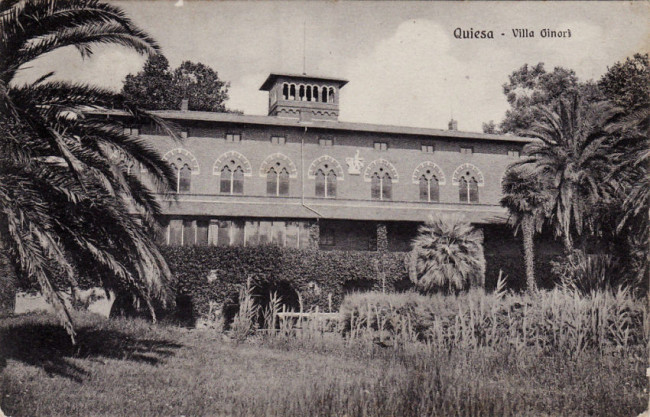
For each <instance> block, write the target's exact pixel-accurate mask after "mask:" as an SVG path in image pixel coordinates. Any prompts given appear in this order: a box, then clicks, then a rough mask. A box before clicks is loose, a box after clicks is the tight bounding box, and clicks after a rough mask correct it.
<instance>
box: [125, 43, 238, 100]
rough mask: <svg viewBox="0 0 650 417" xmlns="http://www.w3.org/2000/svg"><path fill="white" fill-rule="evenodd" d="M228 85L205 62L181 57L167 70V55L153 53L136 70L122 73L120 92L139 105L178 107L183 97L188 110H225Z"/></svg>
mask: <svg viewBox="0 0 650 417" xmlns="http://www.w3.org/2000/svg"><path fill="white" fill-rule="evenodd" d="M229 87H230V84H229V83H226V82H224V81H222V80H220V79H219V75H218V73H217V72H216V71H214V70H213V69H212V68H210V67H208V66H207V65H204V64H202V63H193V62H191V61H184V62H183V63H181V65H180V66H179V67H178V68H176V69H175V70H174V71H171V70H170V68H169V62H168V61H167V58H165V57H164V56H162V55H156V56H151V57H150V58H149V59H148V60H147V62H146V63H145V65H144V68H143V69H142V71H140V72H139V73H138V74H136V75H132V74H129V75H127V76H126V79H125V81H124V86H123V88H122V94H123V95H124V96H125V97H126V99H127V100H129V101H131V102H132V103H134V104H135V105H137V106H138V107H141V108H143V109H149V110H179V109H180V108H181V101H182V100H183V99H187V100H188V110H200V111H213V112H227V111H228V110H227V109H226V106H225V102H226V101H227V100H228V88H229Z"/></svg>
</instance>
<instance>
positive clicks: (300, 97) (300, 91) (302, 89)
mask: <svg viewBox="0 0 650 417" xmlns="http://www.w3.org/2000/svg"><path fill="white" fill-rule="evenodd" d="M298 100H300V101H305V86H304V85H302V84H300V88H299V89H298Z"/></svg>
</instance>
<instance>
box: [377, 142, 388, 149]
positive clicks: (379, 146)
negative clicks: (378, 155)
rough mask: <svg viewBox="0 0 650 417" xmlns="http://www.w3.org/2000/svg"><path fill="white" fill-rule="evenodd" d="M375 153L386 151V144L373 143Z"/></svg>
mask: <svg viewBox="0 0 650 417" xmlns="http://www.w3.org/2000/svg"><path fill="white" fill-rule="evenodd" d="M375 150H376V151H386V150H388V143H386V142H375Z"/></svg>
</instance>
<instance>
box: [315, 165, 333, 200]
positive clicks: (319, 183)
mask: <svg viewBox="0 0 650 417" xmlns="http://www.w3.org/2000/svg"><path fill="white" fill-rule="evenodd" d="M327 168H328V165H327V164H325V165H324V166H323V169H324V170H323V169H319V170H318V171H316V197H325V198H335V197H336V173H335V172H334V170H333V169H332V170H329V171H327ZM325 172H327V173H325Z"/></svg>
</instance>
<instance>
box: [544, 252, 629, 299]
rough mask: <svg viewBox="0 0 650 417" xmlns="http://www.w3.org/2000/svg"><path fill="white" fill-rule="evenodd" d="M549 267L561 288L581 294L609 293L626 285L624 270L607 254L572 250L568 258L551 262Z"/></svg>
mask: <svg viewBox="0 0 650 417" xmlns="http://www.w3.org/2000/svg"><path fill="white" fill-rule="evenodd" d="M551 267H552V271H553V274H555V275H557V276H558V277H559V279H560V284H561V285H562V286H563V287H565V288H567V289H570V290H573V291H579V292H580V293H582V294H589V293H590V292H592V291H611V290H612V289H613V288H616V287H617V286H619V285H624V284H625V283H626V282H625V281H626V280H625V275H626V271H625V268H624V267H623V265H622V264H621V263H620V262H619V261H618V260H617V259H615V258H614V257H613V256H612V255H608V254H586V253H585V252H583V251H581V250H574V251H573V252H572V253H571V254H569V255H568V256H566V257H563V258H561V259H560V260H558V261H555V262H552V263H551Z"/></svg>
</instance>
